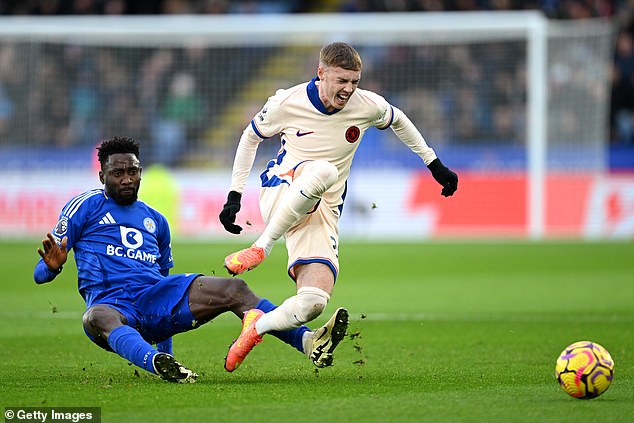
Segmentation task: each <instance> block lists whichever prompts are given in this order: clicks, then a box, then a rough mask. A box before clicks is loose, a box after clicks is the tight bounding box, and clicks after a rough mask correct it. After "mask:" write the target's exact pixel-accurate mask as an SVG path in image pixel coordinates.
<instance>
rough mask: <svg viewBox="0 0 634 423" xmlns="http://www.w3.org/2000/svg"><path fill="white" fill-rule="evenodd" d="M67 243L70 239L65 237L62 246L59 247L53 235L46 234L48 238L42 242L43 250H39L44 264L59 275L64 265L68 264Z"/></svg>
mask: <svg viewBox="0 0 634 423" xmlns="http://www.w3.org/2000/svg"><path fill="white" fill-rule="evenodd" d="M67 243H68V237H64V238H62V245H61V246H60V245H57V242H55V238H53V235H52V234H51V233H50V232H49V233H47V234H46V238H45V239H43V240H42V248H43V249H42V248H38V249H37V252H38V254H39V255H40V257H42V260H44V263H45V264H46V265H47V266H48V268H49V269H51V270H52V271H54V272H57V273H59V271H60V269H61V268H62V266H63V265H64V263H66V260H68V250H67V249H66V244H67Z"/></svg>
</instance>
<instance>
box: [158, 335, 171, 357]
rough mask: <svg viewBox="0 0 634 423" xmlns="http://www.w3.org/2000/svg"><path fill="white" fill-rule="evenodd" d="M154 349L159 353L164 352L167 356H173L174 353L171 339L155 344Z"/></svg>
mask: <svg viewBox="0 0 634 423" xmlns="http://www.w3.org/2000/svg"><path fill="white" fill-rule="evenodd" d="M156 349H157V350H158V351H159V352H164V353H166V354H169V355H174V352H173V349H172V338H167V339H166V340H165V341H161V342H157V343H156Z"/></svg>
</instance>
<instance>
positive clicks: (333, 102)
mask: <svg viewBox="0 0 634 423" xmlns="http://www.w3.org/2000/svg"><path fill="white" fill-rule="evenodd" d="M317 76H319V81H320V82H319V98H320V100H321V102H322V103H323V105H324V106H325V107H326V110H328V111H329V112H332V111H333V110H334V109H343V108H344V107H345V105H346V104H348V100H350V97H351V96H352V94H353V93H354V91H355V90H356V89H357V87H358V86H359V80H360V79H361V71H353V70H348V69H342V68H338V67H332V66H328V67H326V66H319V68H318V69H317Z"/></svg>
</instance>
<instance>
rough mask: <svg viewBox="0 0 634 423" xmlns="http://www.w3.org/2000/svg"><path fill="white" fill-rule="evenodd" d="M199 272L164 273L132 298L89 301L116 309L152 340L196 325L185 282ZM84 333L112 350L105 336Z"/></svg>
mask: <svg viewBox="0 0 634 423" xmlns="http://www.w3.org/2000/svg"><path fill="white" fill-rule="evenodd" d="M199 276H201V274H197V273H187V274H178V275H171V276H167V277H166V278H163V279H161V280H160V281H159V282H157V283H156V284H154V285H152V286H150V287H148V288H145V289H143V290H141V291H139V292H137V293H136V294H135V296H134V301H130V300H127V299H123V300H122V299H120V298H105V299H102V300H99V301H98V302H96V303H94V304H93V305H95V304H104V305H107V306H109V307H112V308H114V309H115V310H117V311H119V312H120V313H121V314H123V315H124V316H125V317H126V318H127V319H128V323H127V325H128V326H130V327H132V328H134V329H136V330H137V331H139V333H140V334H141V336H142V337H143V339H145V340H146V341H147V342H148V343H150V344H155V343H157V342H161V341H164V340H166V339H167V338H170V337H171V336H173V335H176V334H177V333H182V332H186V331H188V330H190V329H194V328H196V327H197V323H196V319H195V318H194V316H193V315H192V313H191V311H190V309H189V286H190V285H191V284H192V282H193V281H194V280H195V279H196V278H197V277H199ZM84 332H85V329H84ZM86 335H87V336H88V338H90V340H91V341H93V342H94V343H95V344H97V345H99V346H100V347H102V348H105V349H107V350H109V351H112V349H111V348H110V346H109V345H108V344H107V342H106V341H105V340H103V339H95V338H94V337H93V336H91V335H90V334H88V333H87V332H86Z"/></svg>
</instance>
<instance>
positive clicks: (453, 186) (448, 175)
mask: <svg viewBox="0 0 634 423" xmlns="http://www.w3.org/2000/svg"><path fill="white" fill-rule="evenodd" d="M427 167H428V168H429V170H431V174H432V176H433V177H434V179H435V180H436V182H438V183H439V184H440V185H442V191H441V192H440V193H441V194H442V195H443V196H445V197H449V196H452V195H453V193H454V192H456V190H457V189H458V175H456V174H455V173H454V172H452V171H451V169H449V168H448V167H447V166H445V165H444V164H442V162H441V161H440V159H438V158H436V159H434V161H433V162H431V163H430V164H428V165H427Z"/></svg>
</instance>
